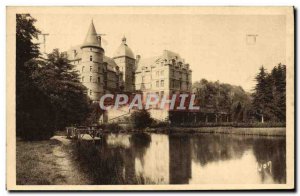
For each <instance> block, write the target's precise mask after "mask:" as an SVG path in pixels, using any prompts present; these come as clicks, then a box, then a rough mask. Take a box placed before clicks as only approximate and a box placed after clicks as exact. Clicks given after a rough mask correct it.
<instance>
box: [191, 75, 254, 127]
mask: <svg viewBox="0 0 300 196" xmlns="http://www.w3.org/2000/svg"><path fill="white" fill-rule="evenodd" d="M193 92H194V93H195V94H196V97H197V100H198V103H199V105H200V110H202V111H204V112H205V111H207V112H210V113H211V112H213V113H214V114H215V115H218V114H219V113H222V112H226V113H228V114H230V119H229V121H234V122H243V121H247V119H249V111H250V109H251V97H250V94H249V93H247V92H246V91H244V89H243V88H242V87H241V86H234V85H230V84H225V83H220V82H219V81H217V82H211V81H207V80H206V79H202V80H201V81H199V82H195V83H194V84H193Z"/></svg>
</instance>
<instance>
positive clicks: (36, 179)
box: [16, 136, 91, 185]
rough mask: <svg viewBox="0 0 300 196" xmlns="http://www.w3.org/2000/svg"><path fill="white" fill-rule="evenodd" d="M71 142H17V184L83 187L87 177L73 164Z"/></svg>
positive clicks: (63, 139)
mask: <svg viewBox="0 0 300 196" xmlns="http://www.w3.org/2000/svg"><path fill="white" fill-rule="evenodd" d="M72 145H73V144H72V142H71V140H68V139H66V137H65V136H54V137H52V138H51V139H50V140H43V141H22V140H20V139H18V140H17V159H16V160H17V184H19V185H23V184H24V185H80V184H81V185H85V184H91V182H90V180H89V178H88V176H87V174H86V173H85V172H83V170H82V169H81V168H80V167H79V164H77V163H76V160H75V159H74V157H73V155H72V153H73V152H74V149H73V146H72Z"/></svg>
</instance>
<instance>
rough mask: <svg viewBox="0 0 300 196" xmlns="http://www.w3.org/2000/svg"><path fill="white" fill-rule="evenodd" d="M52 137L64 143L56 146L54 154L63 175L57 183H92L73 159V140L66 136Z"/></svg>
mask: <svg viewBox="0 0 300 196" xmlns="http://www.w3.org/2000/svg"><path fill="white" fill-rule="evenodd" d="M51 139H54V140H58V141H60V142H61V144H62V145H59V146H55V147H54V149H53V155H54V156H55V157H56V163H57V165H58V166H59V167H60V175H61V178H57V179H56V183H55V184H68V185H78V184H90V181H89V179H88V177H87V175H86V174H85V173H83V172H80V170H79V168H78V166H77V165H76V163H75V162H74V160H72V157H71V153H72V149H71V147H70V145H71V140H69V139H66V137H65V136H54V137H52V138H51Z"/></svg>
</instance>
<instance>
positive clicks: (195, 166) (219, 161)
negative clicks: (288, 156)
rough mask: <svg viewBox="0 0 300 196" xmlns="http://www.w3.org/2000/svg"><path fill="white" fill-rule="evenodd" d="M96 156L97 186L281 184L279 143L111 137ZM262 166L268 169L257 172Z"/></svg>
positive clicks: (188, 137) (205, 137)
mask: <svg viewBox="0 0 300 196" xmlns="http://www.w3.org/2000/svg"><path fill="white" fill-rule="evenodd" d="M97 156H98V159H99V160H96V161H95V162H98V163H97V166H96V167H97V168H93V170H94V172H95V170H96V172H99V173H103V174H106V175H103V176H97V178H96V179H95V183H96V184H189V183H196V184H201V183H215V182H222V180H227V181H226V182H227V183H256V184H259V183H285V182H286V168H285V167H286V166H285V140H284V139H282V138H281V139H280V138H277V139H276V138H271V139H270V138H255V137H239V136H226V135H193V136H191V135H163V134H151V135H149V134H145V133H144V134H133V135H127V134H119V135H115V134H110V135H106V137H105V138H104V143H102V144H101V146H100V147H98V152H97ZM267 162H271V163H272V165H271V166H270V167H269V168H267V169H262V170H260V171H259V167H258V166H259V165H260V164H264V163H267ZM234 172H235V173H234ZM212 180H214V181H212ZM226 182H224V183H226Z"/></svg>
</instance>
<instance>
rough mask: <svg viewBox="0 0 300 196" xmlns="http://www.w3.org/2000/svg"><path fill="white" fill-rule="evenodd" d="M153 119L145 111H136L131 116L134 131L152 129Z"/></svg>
mask: <svg viewBox="0 0 300 196" xmlns="http://www.w3.org/2000/svg"><path fill="white" fill-rule="evenodd" d="M152 121H153V119H152V118H151V116H150V113H149V112H148V111H147V110H145V109H143V110H137V111H134V112H133V113H132V114H131V122H132V126H133V128H134V129H144V128H146V127H150V126H151V123H152Z"/></svg>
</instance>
